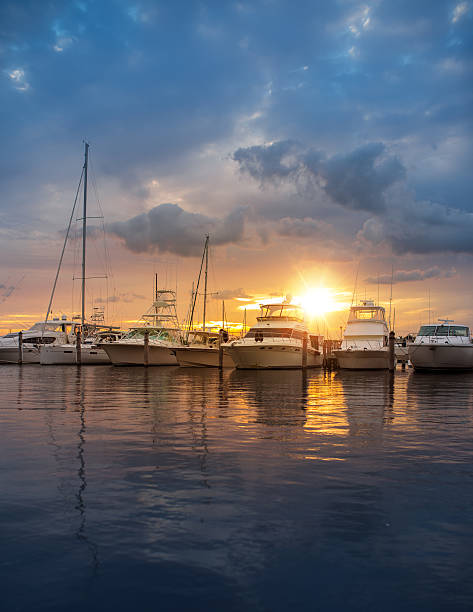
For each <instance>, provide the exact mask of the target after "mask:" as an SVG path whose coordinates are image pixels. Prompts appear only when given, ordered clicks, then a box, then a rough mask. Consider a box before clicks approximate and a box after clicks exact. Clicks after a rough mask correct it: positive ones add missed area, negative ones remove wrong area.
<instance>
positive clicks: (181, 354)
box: [175, 346, 235, 368]
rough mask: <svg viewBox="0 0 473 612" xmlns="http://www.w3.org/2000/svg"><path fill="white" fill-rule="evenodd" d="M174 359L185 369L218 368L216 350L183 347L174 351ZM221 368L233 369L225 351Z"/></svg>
mask: <svg viewBox="0 0 473 612" xmlns="http://www.w3.org/2000/svg"><path fill="white" fill-rule="evenodd" d="M175 353H176V358H177V361H178V363H179V365H180V366H182V367H185V368H218V367H219V356H218V353H219V351H218V348H215V349H213V348H212V349H211V348H199V347H193V346H183V347H180V348H177V349H175ZM223 367H224V368H234V367H235V364H234V362H233V359H232V358H231V357H230V355H228V354H227V353H226V352H225V351H224V352H223Z"/></svg>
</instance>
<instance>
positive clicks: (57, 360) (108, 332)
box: [40, 328, 121, 365]
mask: <svg viewBox="0 0 473 612" xmlns="http://www.w3.org/2000/svg"><path fill="white" fill-rule="evenodd" d="M120 337H121V333H120V332H119V331H117V330H116V329H114V328H109V329H102V330H100V331H97V330H95V331H93V332H91V335H89V336H88V337H87V338H86V339H85V340H84V341H83V342H81V347H80V363H81V364H82V365H110V364H111V361H110V359H109V356H108V355H107V353H106V352H105V351H104V350H103V349H102V348H100V344H101V343H102V342H116V341H117V340H119V339H120ZM40 363H41V365H76V364H77V363H78V355H77V344H76V343H74V342H70V343H68V344H48V345H44V346H42V347H41V351H40Z"/></svg>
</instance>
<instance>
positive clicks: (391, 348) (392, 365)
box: [389, 331, 396, 372]
mask: <svg viewBox="0 0 473 612" xmlns="http://www.w3.org/2000/svg"><path fill="white" fill-rule="evenodd" d="M394 337H395V336H394V332H393V331H390V332H389V371H390V372H394V368H395V367H396V356H395V353H394Z"/></svg>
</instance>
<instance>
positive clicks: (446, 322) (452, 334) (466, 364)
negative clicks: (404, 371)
mask: <svg viewBox="0 0 473 612" xmlns="http://www.w3.org/2000/svg"><path fill="white" fill-rule="evenodd" d="M453 323H454V321H453V320H451V319H439V323H438V324H433V325H430V324H429V325H421V327H420V329H419V332H418V334H417V336H416V338H415V340H414V342H412V343H411V344H409V346H408V350H409V359H410V361H411V363H412V366H413V368H414V369H415V370H418V371H422V370H424V371H434V370H471V369H473V341H472V338H471V336H470V328H469V327H468V326H466V325H453Z"/></svg>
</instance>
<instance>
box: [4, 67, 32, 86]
mask: <svg viewBox="0 0 473 612" xmlns="http://www.w3.org/2000/svg"><path fill="white" fill-rule="evenodd" d="M7 75H8V76H9V77H10V79H11V81H12V82H13V86H14V87H15V89H17V90H18V91H27V90H28V89H29V88H30V84H29V83H28V82H27V80H26V75H25V71H24V70H23V69H22V68H15V69H14V70H10V71H7Z"/></svg>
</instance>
